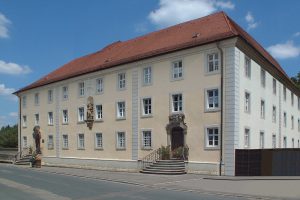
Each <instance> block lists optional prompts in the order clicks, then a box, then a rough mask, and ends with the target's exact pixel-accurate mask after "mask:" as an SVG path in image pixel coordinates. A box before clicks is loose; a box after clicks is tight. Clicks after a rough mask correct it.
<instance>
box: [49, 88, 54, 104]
mask: <svg viewBox="0 0 300 200" xmlns="http://www.w3.org/2000/svg"><path fill="white" fill-rule="evenodd" d="M52 102H53V90H52V89H51V90H48V103H52Z"/></svg>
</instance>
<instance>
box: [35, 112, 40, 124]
mask: <svg viewBox="0 0 300 200" xmlns="http://www.w3.org/2000/svg"><path fill="white" fill-rule="evenodd" d="M34 118H35V125H39V122H40V115H39V114H35V115H34Z"/></svg>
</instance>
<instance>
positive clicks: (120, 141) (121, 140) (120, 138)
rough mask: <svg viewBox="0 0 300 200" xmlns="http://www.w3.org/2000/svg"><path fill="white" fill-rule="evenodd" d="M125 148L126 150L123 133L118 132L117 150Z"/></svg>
mask: <svg viewBox="0 0 300 200" xmlns="http://www.w3.org/2000/svg"><path fill="white" fill-rule="evenodd" d="M125 148H126V140H125V132H118V133H117V149H125Z"/></svg>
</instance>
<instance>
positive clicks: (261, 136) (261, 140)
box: [259, 131, 265, 149]
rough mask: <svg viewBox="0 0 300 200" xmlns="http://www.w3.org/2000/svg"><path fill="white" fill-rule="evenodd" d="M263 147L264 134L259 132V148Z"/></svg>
mask: <svg viewBox="0 0 300 200" xmlns="http://www.w3.org/2000/svg"><path fill="white" fill-rule="evenodd" d="M264 146H265V133H264V132H263V131H261V132H260V133H259V148H260V149H263V148H264Z"/></svg>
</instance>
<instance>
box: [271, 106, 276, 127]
mask: <svg viewBox="0 0 300 200" xmlns="http://www.w3.org/2000/svg"><path fill="white" fill-rule="evenodd" d="M274 108H275V109H274ZM276 113H277V108H276V106H274V105H273V107H272V122H273V123H276V120H277V114H276Z"/></svg>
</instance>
